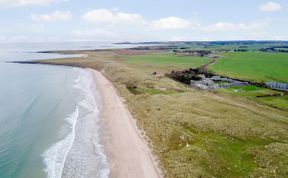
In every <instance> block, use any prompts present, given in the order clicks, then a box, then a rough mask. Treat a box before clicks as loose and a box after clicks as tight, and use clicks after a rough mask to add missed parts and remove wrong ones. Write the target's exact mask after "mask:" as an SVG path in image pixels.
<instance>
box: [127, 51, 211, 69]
mask: <svg viewBox="0 0 288 178" xmlns="http://www.w3.org/2000/svg"><path fill="white" fill-rule="evenodd" d="M209 61H210V59H209V58H208V57H207V58H206V57H193V56H177V55H174V54H171V53H169V54H167V53H166V54H165V53H163V54H149V55H136V56H130V57H125V60H124V63H126V64H128V65H132V66H137V67H141V68H147V69H151V70H152V69H158V70H159V69H162V70H165V71H166V72H170V71H171V70H174V69H177V68H185V69H187V68H190V67H192V68H197V67H199V66H201V65H203V64H206V63H208V62H209Z"/></svg>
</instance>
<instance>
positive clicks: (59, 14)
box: [30, 11, 71, 22]
mask: <svg viewBox="0 0 288 178" xmlns="http://www.w3.org/2000/svg"><path fill="white" fill-rule="evenodd" d="M30 18H31V19H32V20H33V21H38V22H55V21H66V20H70V19H71V12H70V11H54V12H52V13H51V14H32V15H31V16H30Z"/></svg>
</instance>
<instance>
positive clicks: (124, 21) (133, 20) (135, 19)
mask: <svg viewBox="0 0 288 178" xmlns="http://www.w3.org/2000/svg"><path fill="white" fill-rule="evenodd" d="M113 23H114V24H116V25H117V24H120V25H137V24H138V25H141V24H144V23H145V19H144V18H143V17H142V16H141V15H139V14H132V13H124V12H119V13H117V14H116V15H115V17H114V21H113Z"/></svg>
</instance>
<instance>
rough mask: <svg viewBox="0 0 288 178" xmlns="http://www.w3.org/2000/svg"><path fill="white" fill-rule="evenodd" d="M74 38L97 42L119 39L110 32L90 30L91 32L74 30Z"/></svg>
mask: <svg viewBox="0 0 288 178" xmlns="http://www.w3.org/2000/svg"><path fill="white" fill-rule="evenodd" d="M72 36H73V38H76V39H79V40H87V41H91V40H94V41H95V40H97V41H105V40H117V39H118V38H119V37H118V35H117V34H116V33H114V32H110V31H107V30H103V29H98V28H97V29H90V30H74V31H72Z"/></svg>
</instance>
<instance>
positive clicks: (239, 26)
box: [200, 21, 270, 32]
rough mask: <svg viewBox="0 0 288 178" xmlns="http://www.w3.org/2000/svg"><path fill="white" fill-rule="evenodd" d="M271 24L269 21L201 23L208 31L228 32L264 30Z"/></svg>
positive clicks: (203, 28) (201, 28)
mask: <svg viewBox="0 0 288 178" xmlns="http://www.w3.org/2000/svg"><path fill="white" fill-rule="evenodd" d="M269 25H270V22H269V21H263V22H253V23H229V22H217V23H215V24H212V25H207V26H203V25H201V27H200V30H204V31H206V32H227V31H258V32H259V31H262V30H264V29H265V28H266V27H267V26H269Z"/></svg>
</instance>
